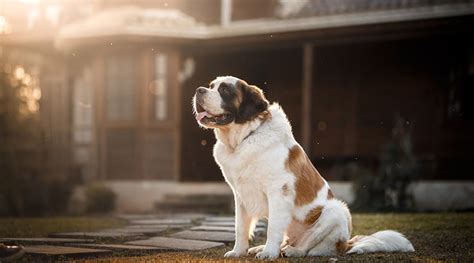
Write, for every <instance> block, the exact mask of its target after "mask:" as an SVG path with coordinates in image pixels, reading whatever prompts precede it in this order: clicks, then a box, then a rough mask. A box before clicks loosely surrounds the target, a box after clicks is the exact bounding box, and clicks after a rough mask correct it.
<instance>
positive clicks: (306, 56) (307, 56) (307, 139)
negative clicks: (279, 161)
mask: <svg viewBox="0 0 474 263" xmlns="http://www.w3.org/2000/svg"><path fill="white" fill-rule="evenodd" d="M313 49H314V47H313V45H312V44H310V43H305V44H304V45H303V76H302V78H303V86H302V92H301V95H302V107H303V108H302V115H303V116H302V118H301V121H302V125H301V127H302V129H301V130H302V136H301V138H302V146H303V148H304V150H305V151H306V153H307V154H308V156H310V154H311V99H312V86H313V53H314V51H313Z"/></svg>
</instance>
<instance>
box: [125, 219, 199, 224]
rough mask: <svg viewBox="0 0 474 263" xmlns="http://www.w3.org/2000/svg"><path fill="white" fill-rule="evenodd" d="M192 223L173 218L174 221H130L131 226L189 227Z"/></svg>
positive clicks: (187, 220) (188, 220)
mask: <svg viewBox="0 0 474 263" xmlns="http://www.w3.org/2000/svg"><path fill="white" fill-rule="evenodd" d="M192 223H193V222H192V220H191V219H185V218H175V219H170V218H168V219H143V220H132V221H130V224H132V225H191V224H192Z"/></svg>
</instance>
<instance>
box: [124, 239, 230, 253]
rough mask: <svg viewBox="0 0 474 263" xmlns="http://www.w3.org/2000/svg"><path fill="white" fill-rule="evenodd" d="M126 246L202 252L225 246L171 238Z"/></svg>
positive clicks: (216, 243) (131, 242)
mask: <svg viewBox="0 0 474 263" xmlns="http://www.w3.org/2000/svg"><path fill="white" fill-rule="evenodd" d="M125 244H129V245H140V246H153V247H164V248H170V249H175V250H202V249H208V248H215V247H222V246H224V243H221V242H210V241H201V240H187V239H179V238H170V237H154V238H150V239H144V240H136V241H130V242H127V243H125Z"/></svg>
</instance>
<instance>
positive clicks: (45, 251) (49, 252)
mask: <svg viewBox="0 0 474 263" xmlns="http://www.w3.org/2000/svg"><path fill="white" fill-rule="evenodd" d="M109 252H110V251H109V250H105V249H91V248H78V247H63V246H49V245H38V246H26V247H25V253H27V254H37V255H45V256H60V255H66V256H67V255H84V256H86V255H87V256H92V255H99V254H104V253H109Z"/></svg>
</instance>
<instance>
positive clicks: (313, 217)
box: [304, 206, 323, 225]
mask: <svg viewBox="0 0 474 263" xmlns="http://www.w3.org/2000/svg"><path fill="white" fill-rule="evenodd" d="M322 212H323V207H322V206H317V207H315V208H313V209H311V211H309V213H308V214H307V215H306V217H305V219H304V223H305V224H306V225H312V224H314V222H316V221H318V219H319V217H320V216H321V213H322Z"/></svg>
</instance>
